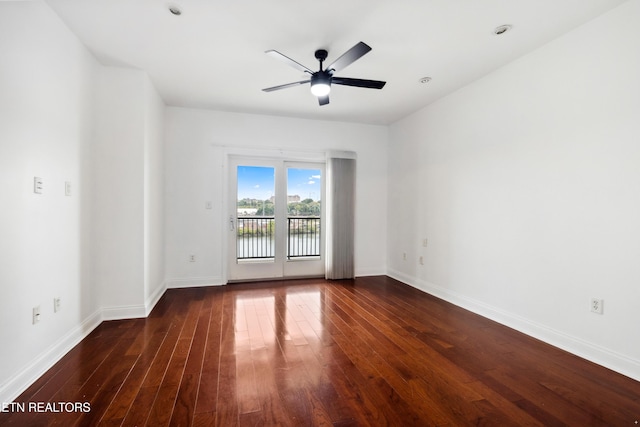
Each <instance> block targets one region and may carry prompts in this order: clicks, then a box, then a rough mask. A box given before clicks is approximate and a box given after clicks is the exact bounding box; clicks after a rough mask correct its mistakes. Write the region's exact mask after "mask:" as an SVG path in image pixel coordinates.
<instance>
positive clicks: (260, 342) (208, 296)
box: [0, 276, 640, 427]
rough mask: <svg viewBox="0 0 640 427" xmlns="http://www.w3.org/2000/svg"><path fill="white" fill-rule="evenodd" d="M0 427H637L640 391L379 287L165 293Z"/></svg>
mask: <svg viewBox="0 0 640 427" xmlns="http://www.w3.org/2000/svg"><path fill="white" fill-rule="evenodd" d="M84 401H87V402H88V403H89V404H90V405H91V411H90V412H88V413H83V412H79V411H71V412H66V411H65V412H53V413H52V412H48V413H45V412H28V411H25V412H20V411H16V412H13V413H10V412H0V425H2V426H4V425H7V426H13V425H15V426H54V425H75V426H87V425H88V426H92V425H101V426H145V425H148V426H154V427H155V426H167V425H174V426H224V427H227V426H245V425H261V426H262V425H264V426H275V425H279V426H298V425H316V426H325V425H326V426H336V427H339V426H380V425H416V426H429V425H433V426H466V425H488V426H523V425H526V426H563V425H590V426H611V425H636V421H638V422H640V383H639V382H638V381H634V380H632V379H630V378H627V377H625V376H623V375H620V374H617V373H615V372H612V371H610V370H608V369H605V368H602V367H600V366H597V365H595V364H593V363H591V362H588V361H585V360H583V359H580V358H578V357H577V356H574V355H571V354H569V353H566V352H564V351H562V350H559V349H557V348H554V347H552V346H550V345H548V344H545V343H542V342H540V341H538V340H535V339H533V338H531V337H527V336H525V335H523V334H520V333H518V332H517V331H514V330H512V329H510V328H507V327H505V326H502V325H499V324H497V323H495V322H493V321H491V320H489V319H485V318H482V317H480V316H478V315H476V314H474V313H470V312H468V311H465V310H463V309H461V308H459V307H455V306H453V305H451V304H449V303H446V302H445V301H442V300H440V299H438V298H436V297H433V296H431V295H427V294H425V293H422V292H420V291H419V290H417V289H415V288H412V287H410V286H407V285H404V284H402V283H400V282H398V281H396V280H393V279H391V278H389V277H385V276H378V277H365V278H359V279H355V280H345V281H326V280H322V279H309V280H306V279H302V280H293V281H286V282H285V281H270V282H263V283H246V284H237V285H228V286H223V287H207V288H192V289H170V290H168V291H167V292H166V293H165V294H164V295H163V297H162V298H161V299H160V301H159V302H158V304H157V305H156V307H155V308H154V310H153V311H152V313H151V314H150V315H149V317H148V318H146V319H131V320H121V321H109V322H103V323H102V324H101V325H100V326H98V327H97V328H96V329H95V330H94V331H93V332H92V333H91V334H90V335H89V336H88V337H87V338H85V339H84V340H83V341H82V342H81V343H80V344H78V345H77V346H76V347H74V348H73V349H72V350H71V351H70V352H69V353H68V354H67V355H66V356H65V357H63V358H62V359H61V360H60V361H58V362H57V363H56V364H55V365H54V366H53V367H52V368H51V369H50V370H49V371H48V372H46V373H45V374H44V375H42V377H41V378H39V379H38V380H36V381H35V382H34V383H33V384H32V385H31V386H30V387H29V388H28V389H27V390H26V391H25V392H24V393H23V394H22V395H21V396H19V397H18V398H17V399H16V403H23V404H25V405H26V404H28V403H29V402H45V403H51V404H55V403H56V402H84Z"/></svg>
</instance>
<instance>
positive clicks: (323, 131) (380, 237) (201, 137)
mask: <svg viewBox="0 0 640 427" xmlns="http://www.w3.org/2000/svg"><path fill="white" fill-rule="evenodd" d="M165 119H166V128H165V144H166V145H165V182H166V186H165V188H166V192H165V207H166V209H165V215H166V216H165V224H166V226H165V245H166V246H165V248H166V249H165V253H166V270H165V271H166V277H167V284H168V286H170V287H171V286H193V285H204V284H220V283H223V282H224V279H225V278H224V277H223V276H224V268H225V267H224V265H223V258H224V254H223V251H225V249H226V238H227V235H226V230H227V229H226V228H225V227H224V226H223V225H224V224H225V222H224V221H223V212H222V209H223V204H224V200H223V195H224V182H225V176H224V173H225V172H224V171H223V169H222V167H223V165H224V157H225V148H221V147H222V146H225V147H227V149H240V148H245V149H249V150H247V152H251V150H250V149H256V150H264V149H268V150H274V152H275V153H277V150H279V149H280V150H287V151H302V152H305V151H319V152H322V151H325V150H331V149H333V150H348V151H354V152H356V153H357V156H358V159H357V176H356V180H357V184H356V185H357V188H356V198H357V201H356V224H357V225H356V250H355V252H356V260H355V263H356V275H367V274H384V272H385V265H386V223H387V221H386V209H385V208H384V206H385V205H386V174H387V170H386V169H387V164H386V156H387V149H386V146H387V144H386V143H387V136H388V131H387V128H386V127H383V126H373V125H357V124H348V123H337V122H326V121H313V120H301V119H292V118H284V117H274V116H260V115H250V114H238V113H227V112H219V111H203V110H190V109H183V108H167V110H166V113H165ZM206 201H212V202H213V209H211V210H206V209H205V202H206ZM223 228H224V229H223ZM189 254H195V255H196V259H197V261H196V262H194V263H191V262H188V256H189Z"/></svg>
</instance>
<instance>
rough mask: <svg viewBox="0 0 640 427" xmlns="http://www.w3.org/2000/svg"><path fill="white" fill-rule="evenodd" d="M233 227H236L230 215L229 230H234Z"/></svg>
mask: <svg viewBox="0 0 640 427" xmlns="http://www.w3.org/2000/svg"><path fill="white" fill-rule="evenodd" d="M235 229H236V224H235V221H234V220H233V217H232V216H230V217H229V230H230V231H233V230H235Z"/></svg>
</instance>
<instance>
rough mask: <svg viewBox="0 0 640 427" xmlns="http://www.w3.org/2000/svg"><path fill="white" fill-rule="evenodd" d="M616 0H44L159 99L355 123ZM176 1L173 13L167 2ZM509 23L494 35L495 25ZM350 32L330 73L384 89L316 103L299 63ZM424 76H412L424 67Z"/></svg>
mask: <svg viewBox="0 0 640 427" xmlns="http://www.w3.org/2000/svg"><path fill="white" fill-rule="evenodd" d="M624 1H625V0H394V1H389V0H316V1H309V0H270V1H266V0H255V1H249V0H245V1H231V0H224V1H223V0H175V1H173V0H169V1H168V2H167V1H164V0H47V2H48V4H49V5H50V6H51V7H52V8H53V9H54V10H55V11H56V12H57V13H58V14H59V15H60V17H61V18H62V20H63V21H64V22H66V24H67V25H68V26H69V27H70V28H71V30H72V31H73V32H74V33H75V34H76V35H77V36H78V37H79V38H80V40H81V41H82V42H83V43H84V44H85V45H86V46H87V47H88V48H89V49H90V50H91V51H92V52H93V53H94V54H95V56H96V57H97V58H98V60H99V61H100V62H101V63H102V64H104V65H115V66H125V67H132V68H136V69H142V70H145V71H146V72H147V73H148V74H149V77H150V78H151V80H152V82H153V83H154V85H155V87H156V88H157V90H158V91H159V92H160V95H161V96H162V98H163V99H164V101H165V102H166V103H167V104H168V105H173V106H184V107H196V108H208V109H217V110H225V111H236V112H249V113H262V114H273V115H285V116H292V117H305V118H313V119H325V120H340V121H349V122H360V123H378V124H389V123H392V122H394V121H396V120H398V119H400V118H402V117H404V116H406V115H408V114H410V113H412V112H414V111H416V110H417V109H419V108H421V107H423V106H425V105H427V104H429V103H431V102H433V101H435V100H436V99H438V98H441V97H442V96H444V95H446V94H448V93H451V92H453V91H455V90H457V89H458V88H460V87H462V86H464V85H466V84H468V83H470V82H472V81H474V80H476V79H478V78H480V77H482V76H483V75H485V74H487V73H489V72H490V71H492V70H494V69H496V68H498V67H500V66H502V65H504V64H506V63H508V62H510V61H513V60H514V59H516V58H518V57H519V56H521V55H523V54H525V53H527V52H530V51H532V50H533V49H535V48H537V47H539V46H541V45H543V44H545V43H547V42H549V41H550V40H552V39H554V38H556V37H558V36H560V35H561V34H563V33H566V32H568V31H570V30H571V29H573V28H575V27H577V26H579V25H580V24H582V23H584V22H586V21H588V20H590V19H592V18H594V17H596V16H598V15H600V14H602V13H604V12H606V11H607V10H609V9H612V8H614V7H616V6H617V5H619V4H621V3H623V2H624ZM169 5H177V6H178V7H179V8H180V9H181V10H182V15H181V16H174V15H172V14H171V13H170V12H169V11H168V6H169ZM503 24H510V25H512V26H513V29H512V30H511V31H509V32H508V33H506V34H504V35H502V36H495V35H494V34H493V29H494V28H495V27H497V26H499V25H503ZM359 41H364V42H365V43H367V44H369V45H370V46H371V47H372V48H373V50H372V51H371V52H369V53H368V54H367V55H365V56H363V57H362V58H360V59H359V60H358V61H356V62H355V63H353V64H352V65H350V66H349V67H347V68H345V69H344V70H341V71H340V72H339V73H336V75H337V76H342V77H354V78H364V79H373V80H384V81H386V82H387V85H386V86H385V87H384V89H382V90H373V89H363V88H354V87H346V86H334V87H333V89H332V92H331V103H330V104H329V105H325V106H322V107H321V106H319V105H318V102H317V100H316V99H315V97H313V95H311V93H310V92H309V87H308V85H303V86H297V87H293V88H289V89H285V90H281V91H276V92H270V93H266V92H263V91H262V90H261V89H262V88H266V87H270V86H276V85H280V84H284V83H289V82H294V81H299V80H304V79H307V78H308V75H305V74H303V73H301V72H300V71H297V70H295V69H294V68H292V67H289V66H288V65H286V64H285V63H283V62H280V61H277V60H275V59H274V58H272V57H269V56H268V55H266V54H265V53H264V52H265V51H266V50H269V49H275V50H277V51H279V52H281V53H283V54H285V55H287V56H289V57H290V58H292V59H295V60H296V61H298V62H300V63H302V64H304V65H306V66H307V67H309V68H311V69H314V70H315V69H316V68H317V66H318V64H317V62H316V60H315V58H314V56H313V54H314V51H315V50H316V49H320V48H324V49H326V50H328V51H329V57H328V58H327V64H329V63H331V62H332V61H333V60H335V59H336V58H337V57H338V56H339V55H341V54H342V53H344V52H345V51H346V50H347V49H349V48H351V47H352V46H353V45H355V44H356V43H357V42H359ZM425 76H430V77H432V78H433V80H432V81H431V82H430V83H428V84H421V83H419V80H420V78H421V77H425Z"/></svg>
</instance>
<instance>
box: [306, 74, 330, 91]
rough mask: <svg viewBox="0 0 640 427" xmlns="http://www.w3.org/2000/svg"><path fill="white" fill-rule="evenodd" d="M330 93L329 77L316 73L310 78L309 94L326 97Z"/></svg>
mask: <svg viewBox="0 0 640 427" xmlns="http://www.w3.org/2000/svg"><path fill="white" fill-rule="evenodd" d="M329 92H331V76H328V75H325V74H324V73H316V74H314V75H313V76H311V93H312V94H314V95H315V96H327V95H329Z"/></svg>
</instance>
